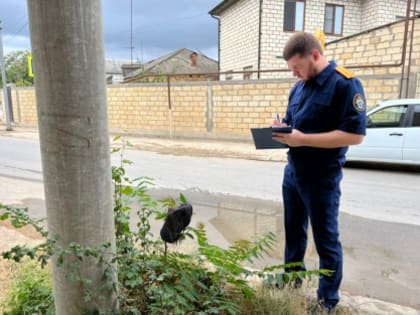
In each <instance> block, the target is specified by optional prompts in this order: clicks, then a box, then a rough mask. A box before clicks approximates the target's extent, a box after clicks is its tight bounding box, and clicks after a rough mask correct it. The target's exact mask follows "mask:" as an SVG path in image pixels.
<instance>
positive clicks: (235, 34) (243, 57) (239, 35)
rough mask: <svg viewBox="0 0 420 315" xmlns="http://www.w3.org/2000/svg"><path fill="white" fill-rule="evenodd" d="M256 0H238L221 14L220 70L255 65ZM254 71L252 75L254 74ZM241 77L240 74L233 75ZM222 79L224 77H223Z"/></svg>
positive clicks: (256, 40) (256, 56)
mask: <svg viewBox="0 0 420 315" xmlns="http://www.w3.org/2000/svg"><path fill="white" fill-rule="evenodd" d="M258 15H259V1H257V0H241V1H238V2H237V3H236V4H235V5H233V6H231V7H230V8H228V9H227V10H225V11H224V12H223V13H222V14H221V16H220V20H221V26H220V28H221V29H220V31H221V36H220V43H219V45H220V70H221V71H230V70H235V71H243V68H244V67H249V66H252V69H253V70H256V69H257V60H258V24H259V21H258ZM255 77H256V76H255V74H254V75H253V76H252V78H255ZM233 78H234V79H242V78H243V75H242V74H237V75H234V76H233ZM221 79H224V78H223V77H222V78H221Z"/></svg>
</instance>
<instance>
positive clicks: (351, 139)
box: [272, 129, 365, 149]
mask: <svg viewBox="0 0 420 315" xmlns="http://www.w3.org/2000/svg"><path fill="white" fill-rule="evenodd" d="M272 137H273V140H275V141H278V142H281V143H285V144H287V145H288V146H289V147H303V146H305V147H314V148H324V149H332V148H340V147H346V146H349V145H355V144H359V143H361V142H362V141H363V138H364V137H365V136H364V135H360V134H354V133H349V132H344V131H341V130H333V131H328V132H322V133H303V132H301V131H300V130H298V129H293V130H292V132H291V133H273V134H272Z"/></svg>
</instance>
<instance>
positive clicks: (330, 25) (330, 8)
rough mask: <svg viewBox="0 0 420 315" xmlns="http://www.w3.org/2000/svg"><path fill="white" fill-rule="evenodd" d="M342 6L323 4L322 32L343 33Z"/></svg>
mask: <svg viewBox="0 0 420 315" xmlns="http://www.w3.org/2000/svg"><path fill="white" fill-rule="evenodd" d="M343 20H344V6H342V5H337V4H331V3H327V4H325V20H324V33H325V34H331V35H343Z"/></svg>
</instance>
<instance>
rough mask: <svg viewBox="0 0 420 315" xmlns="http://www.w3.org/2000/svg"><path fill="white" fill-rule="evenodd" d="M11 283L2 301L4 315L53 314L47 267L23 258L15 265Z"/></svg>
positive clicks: (49, 277)
mask: <svg viewBox="0 0 420 315" xmlns="http://www.w3.org/2000/svg"><path fill="white" fill-rule="evenodd" d="M11 283H12V284H11V287H10V289H9V292H8V294H7V296H6V298H5V299H4V302H3V303H2V308H3V310H4V311H3V314H4V315H25V314H28V315H29V314H30V315H32V314H45V315H50V314H54V299H53V295H52V289H51V273H50V269H49V268H41V267H40V266H39V265H38V264H37V263H36V262H34V261H32V260H27V259H25V260H23V261H22V263H21V264H19V265H17V266H15V268H14V272H13V274H12V282H11Z"/></svg>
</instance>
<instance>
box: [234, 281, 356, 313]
mask: <svg viewBox="0 0 420 315" xmlns="http://www.w3.org/2000/svg"><path fill="white" fill-rule="evenodd" d="M308 296H309V292H308V291H307V290H305V289H303V290H300V289H298V290H297V289H291V288H285V289H282V290H278V289H269V288H264V287H258V288H257V290H256V296H255V298H253V299H252V300H246V301H244V302H243V303H242V308H241V310H240V314H241V315H305V314H319V315H323V314H326V312H323V311H320V310H315V309H317V303H316V300H315V299H314V298H310V297H308ZM333 314H336V315H354V314H360V313H359V312H358V311H357V310H354V309H350V308H346V307H342V306H338V307H337V308H336V309H335V311H334V313H333Z"/></svg>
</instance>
